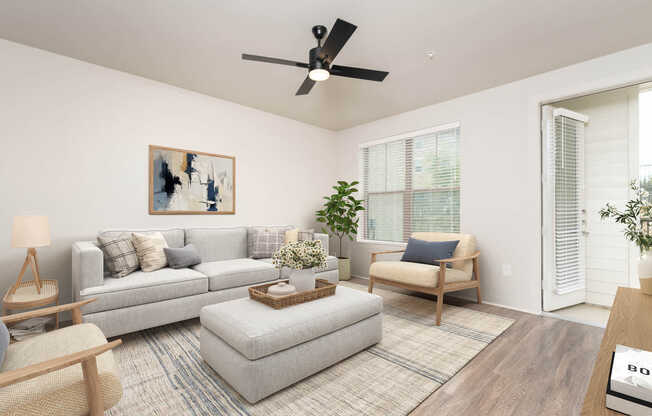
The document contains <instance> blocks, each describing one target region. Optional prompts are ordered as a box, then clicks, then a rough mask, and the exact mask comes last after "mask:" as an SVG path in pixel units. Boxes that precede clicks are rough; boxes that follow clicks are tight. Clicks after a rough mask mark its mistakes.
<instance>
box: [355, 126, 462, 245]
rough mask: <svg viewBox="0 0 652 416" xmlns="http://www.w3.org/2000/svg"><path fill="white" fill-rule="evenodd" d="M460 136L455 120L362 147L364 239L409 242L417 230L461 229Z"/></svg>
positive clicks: (362, 233) (361, 171) (361, 235)
mask: <svg viewBox="0 0 652 416" xmlns="http://www.w3.org/2000/svg"><path fill="white" fill-rule="evenodd" d="M459 135H460V127H459V123H452V124H447V125H443V126H438V127H434V128H430V129H425V130H420V131H415V132H411V133H406V134H402V135H398V136H393V137H389V138H387V139H383V140H378V141H374V142H370V143H364V144H362V145H360V153H359V154H360V160H359V162H360V176H359V177H360V179H361V188H362V189H361V191H362V194H363V195H362V199H363V201H364V204H365V208H366V209H365V210H364V211H363V213H362V215H363V217H364V218H363V221H361V222H362V227H361V230H360V234H359V238H360V239H363V240H373V241H389V242H405V241H407V240H408V238H409V237H410V235H411V234H412V233H413V232H415V231H440V232H459V229H460V160H459Z"/></svg>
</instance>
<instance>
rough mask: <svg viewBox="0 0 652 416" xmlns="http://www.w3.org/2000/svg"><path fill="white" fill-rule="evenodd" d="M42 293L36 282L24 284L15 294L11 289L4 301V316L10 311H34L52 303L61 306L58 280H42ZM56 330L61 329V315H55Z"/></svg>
mask: <svg viewBox="0 0 652 416" xmlns="http://www.w3.org/2000/svg"><path fill="white" fill-rule="evenodd" d="M41 284H42V287H41V293H38V291H37V290H36V289H37V288H36V282H35V281H34V280H30V281H27V282H22V283H21V284H20V285H19V286H18V287H17V288H16V291H15V292H14V293H11V288H10V289H9V290H8V291H7V293H5V296H4V298H3V299H2V315H7V312H8V311H14V310H22V309H32V308H38V307H40V306H46V305H49V304H52V303H56V304H57V305H59V282H58V281H56V280H41ZM55 317H56V319H55V324H54V325H55V328H59V314H58V313H56V314H55Z"/></svg>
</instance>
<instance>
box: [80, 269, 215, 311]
mask: <svg viewBox="0 0 652 416" xmlns="http://www.w3.org/2000/svg"><path fill="white" fill-rule="evenodd" d="M207 291H208V278H207V277H206V276H205V275H203V274H201V273H199V272H197V271H195V270H191V269H170V268H168V267H166V268H164V269H159V270H156V271H153V272H149V273H145V272H142V271H137V272H134V273H132V274H130V275H129V276H126V277H123V278H120V279H115V278H105V279H104V284H103V285H102V286H93V287H89V288H86V289H83V290H82V291H81V292H80V300H84V299H88V298H97V300H96V301H95V302H92V303H89V304H88V305H86V306H84V307H83V309H82V310H83V312H84V313H93V312H101V311H107V310H111V309H119V308H125V307H128V306H135V305H142V304H145V303H152V302H159V301H162V300H167V299H174V298H179V297H183V296H191V295H197V294H200V293H206V292H207Z"/></svg>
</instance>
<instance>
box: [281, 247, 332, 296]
mask: <svg viewBox="0 0 652 416" xmlns="http://www.w3.org/2000/svg"><path fill="white" fill-rule="evenodd" d="M272 262H273V263H274V265H275V266H276V267H278V268H279V269H281V268H283V267H284V266H285V267H289V268H291V269H293V270H292V273H291V274H290V284H291V285H292V286H294V287H295V289H296V290H297V292H303V291H305V290H312V289H314V288H315V269H323V268H325V267H326V253H324V249H323V247H322V245H321V241H319V240H314V241H295V242H292V243H287V244H285V245H284V246H282V247H281V248H280V249H278V250H277V251H276V252H275V253H274V254H273V255H272Z"/></svg>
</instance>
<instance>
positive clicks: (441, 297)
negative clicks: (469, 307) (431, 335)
mask: <svg viewBox="0 0 652 416" xmlns="http://www.w3.org/2000/svg"><path fill="white" fill-rule="evenodd" d="M443 309H444V293H440V294H439V295H437V322H436V323H437V326H439V325H441V312H442V310H443Z"/></svg>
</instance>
